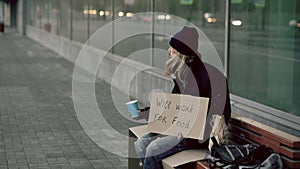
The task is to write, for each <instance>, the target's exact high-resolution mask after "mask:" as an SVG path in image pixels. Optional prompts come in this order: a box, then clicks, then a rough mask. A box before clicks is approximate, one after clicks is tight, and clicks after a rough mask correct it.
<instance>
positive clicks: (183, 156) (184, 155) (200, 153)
mask: <svg viewBox="0 0 300 169" xmlns="http://www.w3.org/2000/svg"><path fill="white" fill-rule="evenodd" d="M207 153H208V150H206V149H191V150H185V151H182V152H179V153H177V154H174V155H172V156H170V157H167V158H165V159H163V160H162V164H163V167H164V169H174V168H175V167H178V166H180V165H183V164H187V163H190V162H194V161H199V160H203V159H205V158H206V156H207Z"/></svg>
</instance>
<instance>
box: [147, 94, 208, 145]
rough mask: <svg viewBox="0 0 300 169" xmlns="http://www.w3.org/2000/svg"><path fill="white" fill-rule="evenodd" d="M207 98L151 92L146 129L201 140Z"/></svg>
mask: <svg viewBox="0 0 300 169" xmlns="http://www.w3.org/2000/svg"><path fill="white" fill-rule="evenodd" d="M208 101H209V99H208V98H203V97H195V96H190V95H181V94H170V93H153V94H152V95H151V106H150V107H151V108H150V114H149V119H148V131H149V132H154V133H160V134H165V135H171V136H177V135H178V133H182V135H183V136H184V137H186V138H193V139H198V140H203V135H204V131H205V123H206V115H207V109H208Z"/></svg>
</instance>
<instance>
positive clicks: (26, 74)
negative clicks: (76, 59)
mask: <svg viewBox="0 0 300 169" xmlns="http://www.w3.org/2000/svg"><path fill="white" fill-rule="evenodd" d="M73 67H74V65H73V64H72V63H70V62H68V61H66V60H65V59H63V58H61V57H60V56H58V55H57V54H56V53H54V52H52V51H51V50H49V49H47V48H45V47H43V46H42V45H40V44H37V43H36V42H34V41H32V40H30V39H29V38H27V37H24V36H21V35H19V34H17V33H13V32H10V33H5V34H0V168H9V169H14V168H22V169H25V168H32V169H35V168H39V169H48V168H51V169H52V168H53V169H54V168H55V169H56V168H63V169H67V168H78V169H79V168H80V169H88V168H111V169H113V168H116V169H122V168H127V159H126V157H121V156H117V155H115V154H112V153H110V152H109V150H104V149H103V148H101V147H99V146H97V145H96V144H95V143H94V142H93V141H92V140H91V139H90V138H89V137H88V136H87V134H86V133H85V132H84V130H83V129H82V127H81V125H80V123H79V121H78V119H77V116H76V113H75V110H74V106H73V101H72V96H71V94H72V73H73ZM96 88H97V91H96V96H101V95H106V96H109V95H110V91H111V88H110V86H109V85H108V84H106V83H104V82H101V81H99V82H97V83H96ZM105 98H106V99H105V100H101V97H99V106H104V110H106V111H104V112H103V114H104V117H105V118H106V121H110V124H111V126H112V127H113V128H114V129H115V130H117V131H119V132H120V133H122V134H123V135H126V134H127V129H128V127H129V126H133V125H136V124H135V123H134V122H132V121H129V120H126V118H124V117H122V116H121V115H120V114H119V113H117V110H116V109H115V107H114V104H112V101H111V100H110V99H111V98H109V97H105ZM108 133H109V130H108ZM103 137H105V136H103ZM104 139H106V138H104ZM107 140H114V144H115V145H116V147H118V146H121V147H122V149H124V150H126V149H127V147H126V146H127V144H124V140H118V138H113V137H112V138H107ZM122 141H123V142H122ZM119 143H120V144H119ZM121 143H122V144H121ZM116 147H114V148H116ZM112 148H113V147H112ZM106 149H107V148H106ZM108 149H109V148H108Z"/></svg>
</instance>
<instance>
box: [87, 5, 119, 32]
mask: <svg viewBox="0 0 300 169" xmlns="http://www.w3.org/2000/svg"><path fill="white" fill-rule="evenodd" d="M90 9H91V10H95V11H96V14H92V15H90V33H89V35H90V36H91V35H92V34H93V33H95V32H96V31H97V30H99V29H101V27H103V26H105V25H106V24H108V23H110V22H111V21H112V11H113V10H112V1H111V0H90Z"/></svg>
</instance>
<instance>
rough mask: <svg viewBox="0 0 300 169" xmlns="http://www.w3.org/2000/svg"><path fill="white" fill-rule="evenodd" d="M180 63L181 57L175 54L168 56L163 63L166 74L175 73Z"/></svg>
mask: <svg viewBox="0 0 300 169" xmlns="http://www.w3.org/2000/svg"><path fill="white" fill-rule="evenodd" d="M180 63H181V59H180V58H179V57H178V56H177V55H176V54H173V55H172V56H169V57H168V59H167V61H166V64H165V74H166V75H167V76H170V75H172V74H175V73H176V71H177V69H178V67H179V65H180Z"/></svg>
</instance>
